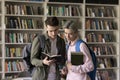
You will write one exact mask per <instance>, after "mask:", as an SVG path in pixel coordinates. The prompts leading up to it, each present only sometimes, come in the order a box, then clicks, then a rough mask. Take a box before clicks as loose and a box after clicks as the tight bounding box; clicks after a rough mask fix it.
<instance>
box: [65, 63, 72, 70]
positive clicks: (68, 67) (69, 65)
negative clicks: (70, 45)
mask: <svg viewBox="0 0 120 80" xmlns="http://www.w3.org/2000/svg"><path fill="white" fill-rule="evenodd" d="M66 65H67V69H68V70H70V69H71V68H72V64H71V62H67V63H66Z"/></svg>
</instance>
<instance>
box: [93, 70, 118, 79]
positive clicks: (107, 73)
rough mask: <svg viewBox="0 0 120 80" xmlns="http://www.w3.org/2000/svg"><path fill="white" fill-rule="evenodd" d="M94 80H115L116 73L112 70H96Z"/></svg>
mask: <svg viewBox="0 0 120 80" xmlns="http://www.w3.org/2000/svg"><path fill="white" fill-rule="evenodd" d="M95 80H116V73H115V71H113V70H100V71H98V70H97V72H96V79H95Z"/></svg>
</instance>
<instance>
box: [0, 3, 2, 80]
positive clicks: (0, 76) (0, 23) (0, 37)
mask: <svg viewBox="0 0 120 80" xmlns="http://www.w3.org/2000/svg"><path fill="white" fill-rule="evenodd" d="M1 4H2V1H0V79H1V78H2V26H1V25H2V21H1V20H2V11H1V10H2V6H1Z"/></svg>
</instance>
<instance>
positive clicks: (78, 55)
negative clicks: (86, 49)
mask: <svg viewBox="0 0 120 80" xmlns="http://www.w3.org/2000/svg"><path fill="white" fill-rule="evenodd" d="M83 56H84V55H83V53H82V52H71V63H72V65H81V64H83Z"/></svg>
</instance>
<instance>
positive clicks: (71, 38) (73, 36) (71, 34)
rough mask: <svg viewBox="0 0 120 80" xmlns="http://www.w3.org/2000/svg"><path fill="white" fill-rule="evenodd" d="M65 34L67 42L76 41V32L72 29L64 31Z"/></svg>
mask: <svg viewBox="0 0 120 80" xmlns="http://www.w3.org/2000/svg"><path fill="white" fill-rule="evenodd" d="M64 33H65V38H66V39H67V41H74V40H75V39H76V37H77V34H76V32H74V31H73V30H71V29H64Z"/></svg>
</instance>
